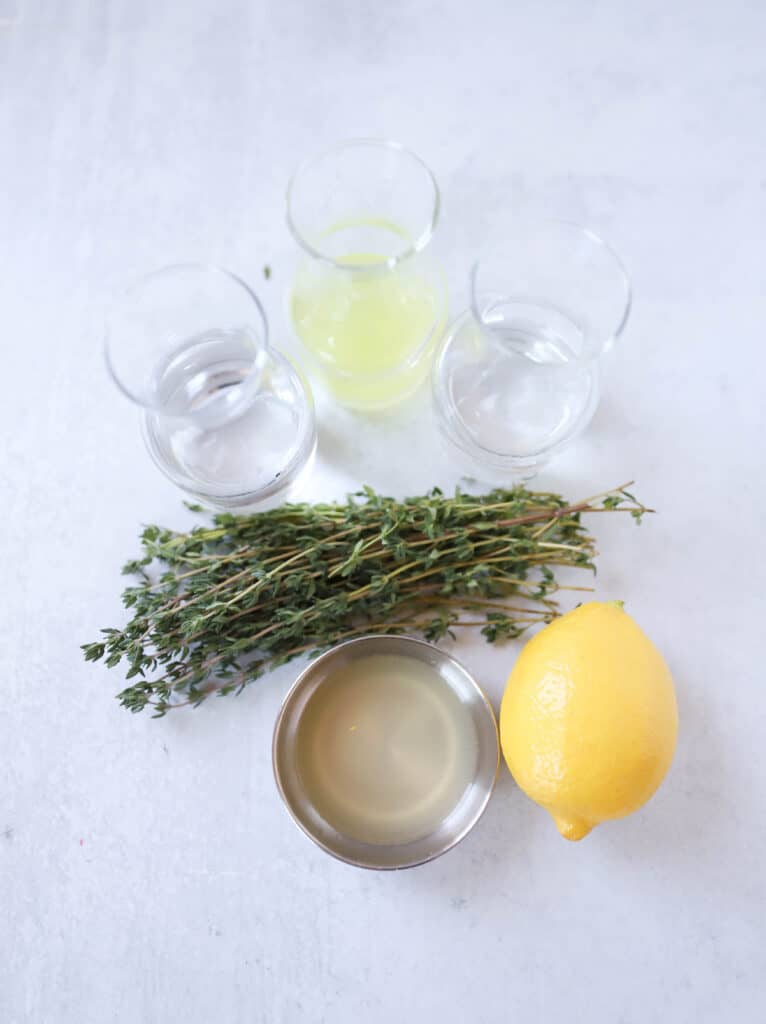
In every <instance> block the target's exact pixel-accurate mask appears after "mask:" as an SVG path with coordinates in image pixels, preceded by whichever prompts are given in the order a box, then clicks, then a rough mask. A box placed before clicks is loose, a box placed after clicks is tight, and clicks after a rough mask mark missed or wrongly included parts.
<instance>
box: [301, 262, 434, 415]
mask: <svg viewBox="0 0 766 1024" xmlns="http://www.w3.org/2000/svg"><path fill="white" fill-rule="evenodd" d="M337 263H338V264H340V266H339V267H326V266H321V267H317V266H315V265H311V266H309V267H307V268H304V271H302V272H300V273H299V275H298V278H297V280H296V283H295V287H294V289H293V294H292V301H291V313H292V318H293V323H294V324H295V329H296V331H297V333H298V335H299V337H300V338H301V340H302V341H303V343H304V345H305V346H306V348H307V349H308V350H309V352H310V353H311V354H312V356H313V357H314V359H315V360H316V362H317V363H318V365H319V367H320V369H321V370H322V373H323V377H324V380H325V383H326V385H327V386H328V387H329V389H330V390H331V391H332V392H333V394H334V395H335V397H336V398H337V399H338V400H339V401H340V402H342V403H343V404H344V405H348V406H351V407H352V408H367V409H369V408H382V407H384V406H386V405H389V404H391V403H393V402H395V401H399V400H400V399H402V398H405V397H406V396H407V395H409V394H410V393H412V392H413V391H415V390H416V388H417V387H418V385H419V384H420V383H421V381H422V380H423V378H424V377H425V376H426V374H427V373H428V369H429V366H430V362H431V357H432V355H433V350H434V347H435V344H436V341H437V340H438V337H439V335H440V333H441V329H442V328H443V325H444V315H445V309H444V305H445V303H444V294H443V287H442V283H441V281H440V280H439V279H438V278H437V277H436V275H435V274H434V273H430V274H429V273H428V272H427V271H426V270H424V269H422V268H418V267H413V268H409V267H408V266H407V265H406V261H405V263H404V264H403V265H402V266H401V267H395V268H393V269H389V268H387V267H386V265H385V256H383V255H380V254H377V253H364V252H354V253H349V254H348V255H346V256H344V257H343V258H342V259H338V260H337ZM344 265H346V266H348V269H343V267H344ZM367 268H369V269H367Z"/></svg>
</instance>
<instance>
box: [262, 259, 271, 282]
mask: <svg viewBox="0 0 766 1024" xmlns="http://www.w3.org/2000/svg"><path fill="white" fill-rule="evenodd" d="M263 276H264V277H265V278H266V280H267V281H268V279H269V278H270V277H271V267H270V266H269V265H268V263H267V264H266V266H265V267H264V268H263Z"/></svg>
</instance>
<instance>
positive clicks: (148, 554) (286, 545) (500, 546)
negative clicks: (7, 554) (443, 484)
mask: <svg viewBox="0 0 766 1024" xmlns="http://www.w3.org/2000/svg"><path fill="white" fill-rule="evenodd" d="M626 486H629V485H626ZM189 507H190V508H191V509H192V511H195V512H201V511H202V509H200V508H199V507H198V506H194V505H191V506H189ZM614 510H621V511H626V512H629V513H630V514H631V515H632V516H633V517H634V518H635V519H637V520H639V521H640V519H641V516H642V515H643V514H644V512H647V511H649V510H648V509H646V508H645V507H644V506H643V505H642V504H641V503H640V502H639V501H638V500H637V499H636V498H635V497H634V496H633V495H632V494H630V493H629V492H628V491H627V490H626V489H625V487H619V488H616V489H615V490H613V491H608V492H605V493H603V494H600V495H596V496H595V497H593V498H589V499H586V500H585V501H581V502H578V503H577V504H574V505H570V504H567V502H566V501H565V500H564V499H563V498H561V497H560V496H559V495H556V494H549V493H539V492H533V491H528V490H526V489H525V488H522V487H517V488H515V489H513V490H494V491H491V492H489V493H488V494H484V495H481V496H478V497H477V496H472V495H468V494H465V493H462V492H461V491H459V490H458V491H456V493H455V495H454V496H453V497H445V496H444V495H443V494H442V492H441V491H439V490H438V489H434V490H432V491H430V492H429V493H428V494H426V495H424V496H422V497H417V498H407V499H405V500H404V501H397V500H395V499H393V498H387V497H382V496H381V495H379V494H376V493H375V492H374V491H373V490H372V489H371V488H369V487H365V488H364V490H363V491H360V492H358V493H356V494H354V495H352V496H350V497H349V498H348V499H347V501H346V502H345V503H338V504H324V505H311V504H290V505H283V506H282V507H281V508H277V509H274V510H272V511H268V512H260V513H254V514H251V515H244V516H237V515H232V514H230V513H221V514H218V515H215V516H214V517H213V520H212V525H210V526H197V527H195V528H194V529H192V530H191V531H190V532H189V533H176V532H174V531H172V530H168V529H164V528H161V527H158V526H147V527H146V528H145V529H144V531H143V533H142V536H141V542H142V547H143V553H142V555H141V557H140V558H138V559H135V560H133V561H130V562H128V563H127V565H125V566H124V568H123V573H124V574H127V575H135V576H137V577H138V582H137V583H136V584H135V585H133V586H129V587H127V588H126V589H125V591H124V593H123V602H124V604H125V606H126V607H127V608H129V609H131V611H132V618H131V619H130V621H129V622H128V624H127V625H126V626H125V627H123V628H122V629H104V630H102V633H103V639H102V640H100V641H97V642H95V643H89V644H84V645H83V650H84V652H85V658H86V659H87V660H88V661H97V660H99V659H101V658H105V659H106V664H107V665H108V666H109V667H113V666H116V665H118V664H120V663H122V664H124V665H126V666H127V680H129V681H131V682H130V685H129V686H127V687H126V688H125V689H123V690H122V691H121V692H120V693H119V694H118V699H119V701H120V703H121V704H122V706H123V707H125V708H128V709H129V710H130V711H134V712H136V711H141V710H143V709H144V708H146V707H150V708H151V709H152V710H153V711H154V714H155V716H158V717H161V716H162V715H164V714H165V713H166V712H167V711H168V710H170V709H171V708H174V707H178V706H182V705H189V704H191V705H198V704H200V703H201V702H202V701H203V700H204V699H205V698H206V697H208V696H209V695H210V694H213V693H216V694H218V695H219V696H223V695H225V694H229V693H233V692H239V691H241V690H242V689H243V687H245V686H246V685H247V684H248V683H251V682H253V681H254V680H256V679H258V678H259V677H260V676H262V675H263V674H264V673H265V672H266V671H268V670H269V669H270V668H272V667H274V666H276V665H280V664H283V663H284V662H286V661H289V660H290V659H291V658H294V657H296V656H297V655H300V654H303V653H306V652H309V653H311V654H316V653H319V652H320V651H322V650H324V649H326V648H327V647H329V646H331V645H333V644H335V643H337V642H338V641H340V640H344V639H348V638H350V637H354V636H359V635H363V634H365V633H418V634H421V635H422V636H424V637H425V638H426V639H428V640H432V641H438V640H439V639H441V638H442V637H444V636H445V635H451V636H454V631H455V630H456V629H459V628H469V629H470V628H474V627H475V628H477V629H480V630H481V633H482V634H483V635H484V637H485V638H486V639H487V640H488V641H489V642H490V643H494V642H495V641H497V640H501V639H506V638H509V637H518V636H520V635H521V634H522V633H524V631H525V630H527V629H528V628H529V627H530V626H533V625H536V624H544V623H547V622H550V621H551V620H552V619H553V618H554V617H555V616H556V615H557V614H558V609H557V604H556V601H555V600H554V598H553V595H554V594H555V593H556V591H557V590H560V589H564V588H561V587H559V585H558V584H557V582H556V579H555V575H554V567H556V566H579V567H581V568H585V569H594V565H593V558H594V555H595V553H596V552H595V547H594V542H593V538H592V537H591V536H590V535H589V534H588V532H587V530H586V528H585V527H584V526H583V525H582V523H581V515H582V514H583V513H584V512H605V511H614ZM566 589H575V590H578V589H588V588H578V587H572V588H566Z"/></svg>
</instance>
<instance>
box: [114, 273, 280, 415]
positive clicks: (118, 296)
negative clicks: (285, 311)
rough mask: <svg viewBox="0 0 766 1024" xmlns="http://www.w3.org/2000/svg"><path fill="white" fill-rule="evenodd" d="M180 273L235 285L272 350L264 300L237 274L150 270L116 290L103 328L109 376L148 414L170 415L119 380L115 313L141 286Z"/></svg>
mask: <svg viewBox="0 0 766 1024" xmlns="http://www.w3.org/2000/svg"><path fill="white" fill-rule="evenodd" d="M177 272H181V273H189V272H191V273H194V274H211V275H219V276H220V277H222V278H223V279H225V280H227V281H229V282H230V283H232V284H234V285H235V286H237V287H238V288H240V289H241V290H242V291H244V292H245V294H246V295H247V296H248V297H249V298H250V299H251V300H252V303H253V305H254V307H255V310H256V313H257V319H258V322H259V326H260V328H261V330H262V332H263V339H262V343H263V347H264V348H266V349H269V322H268V319H267V317H266V311H265V309H264V308H263V304H262V303H261V300H260V299H259V298H258V296H257V295H256V293H255V292H254V291H253V289H252V288H251V287H250V285H249V284H248V283H247V282H246V281H245V280H243V279H242V278H241V277H239V276H238V275H237V274H234V273H233V272H232V271H230V270H227V269H226V268H225V267H222V266H219V265H218V264H217V263H193V262H186V263H168V264H166V265H165V266H162V267H158V268H157V269H156V270H150V271H149V272H148V273H146V274H142V275H141V276H140V277H136V278H134V279H133V280H132V281H130V282H129V283H128V284H127V285H124V286H122V287H121V288H120V290H119V291H114V292H113V293H112V300H111V302H110V303H109V308H108V311H107V315H106V317H105V325H104V337H103V342H102V350H103V354H104V361H105V362H106V367H107V370H108V371H109V376H110V377H111V378H112V380H113V381H114V383H115V384H116V385H117V387H118V389H119V390H120V391H121V392H122V394H123V395H125V397H126V398H128V399H129V400H130V401H131V402H133V403H134V405H137V406H139V407H140V408H141V409H145V410H147V411H149V412H152V413H156V414H159V415H167V414H165V413H163V411H162V405H161V404H160V403H158V402H147V401H146V399H145V398H143V397H141V396H140V395H139V394H136V393H135V392H134V391H133V390H132V389H131V388H129V387H128V386H127V385H126V384H125V383H124V382H123V381H122V380H121V379H120V375H119V374H118V373H117V370H116V369H115V366H114V363H113V357H112V348H113V346H112V345H111V344H110V340H111V339H110V335H111V323H112V319H113V317H114V313H115V310H116V308H117V307H118V305H119V303H121V302H124V301H125V300H126V299H129V298H130V296H131V295H133V294H134V293H135V292H136V291H137V290H138V289H139V288H140V287H141V286H142V285H145V284H148V283H149V282H151V281H155V280H157V279H159V278H162V277H165V276H170V275H172V274H174V273H177ZM253 363H255V360H253ZM250 376H253V377H257V374H251V375H250Z"/></svg>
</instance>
